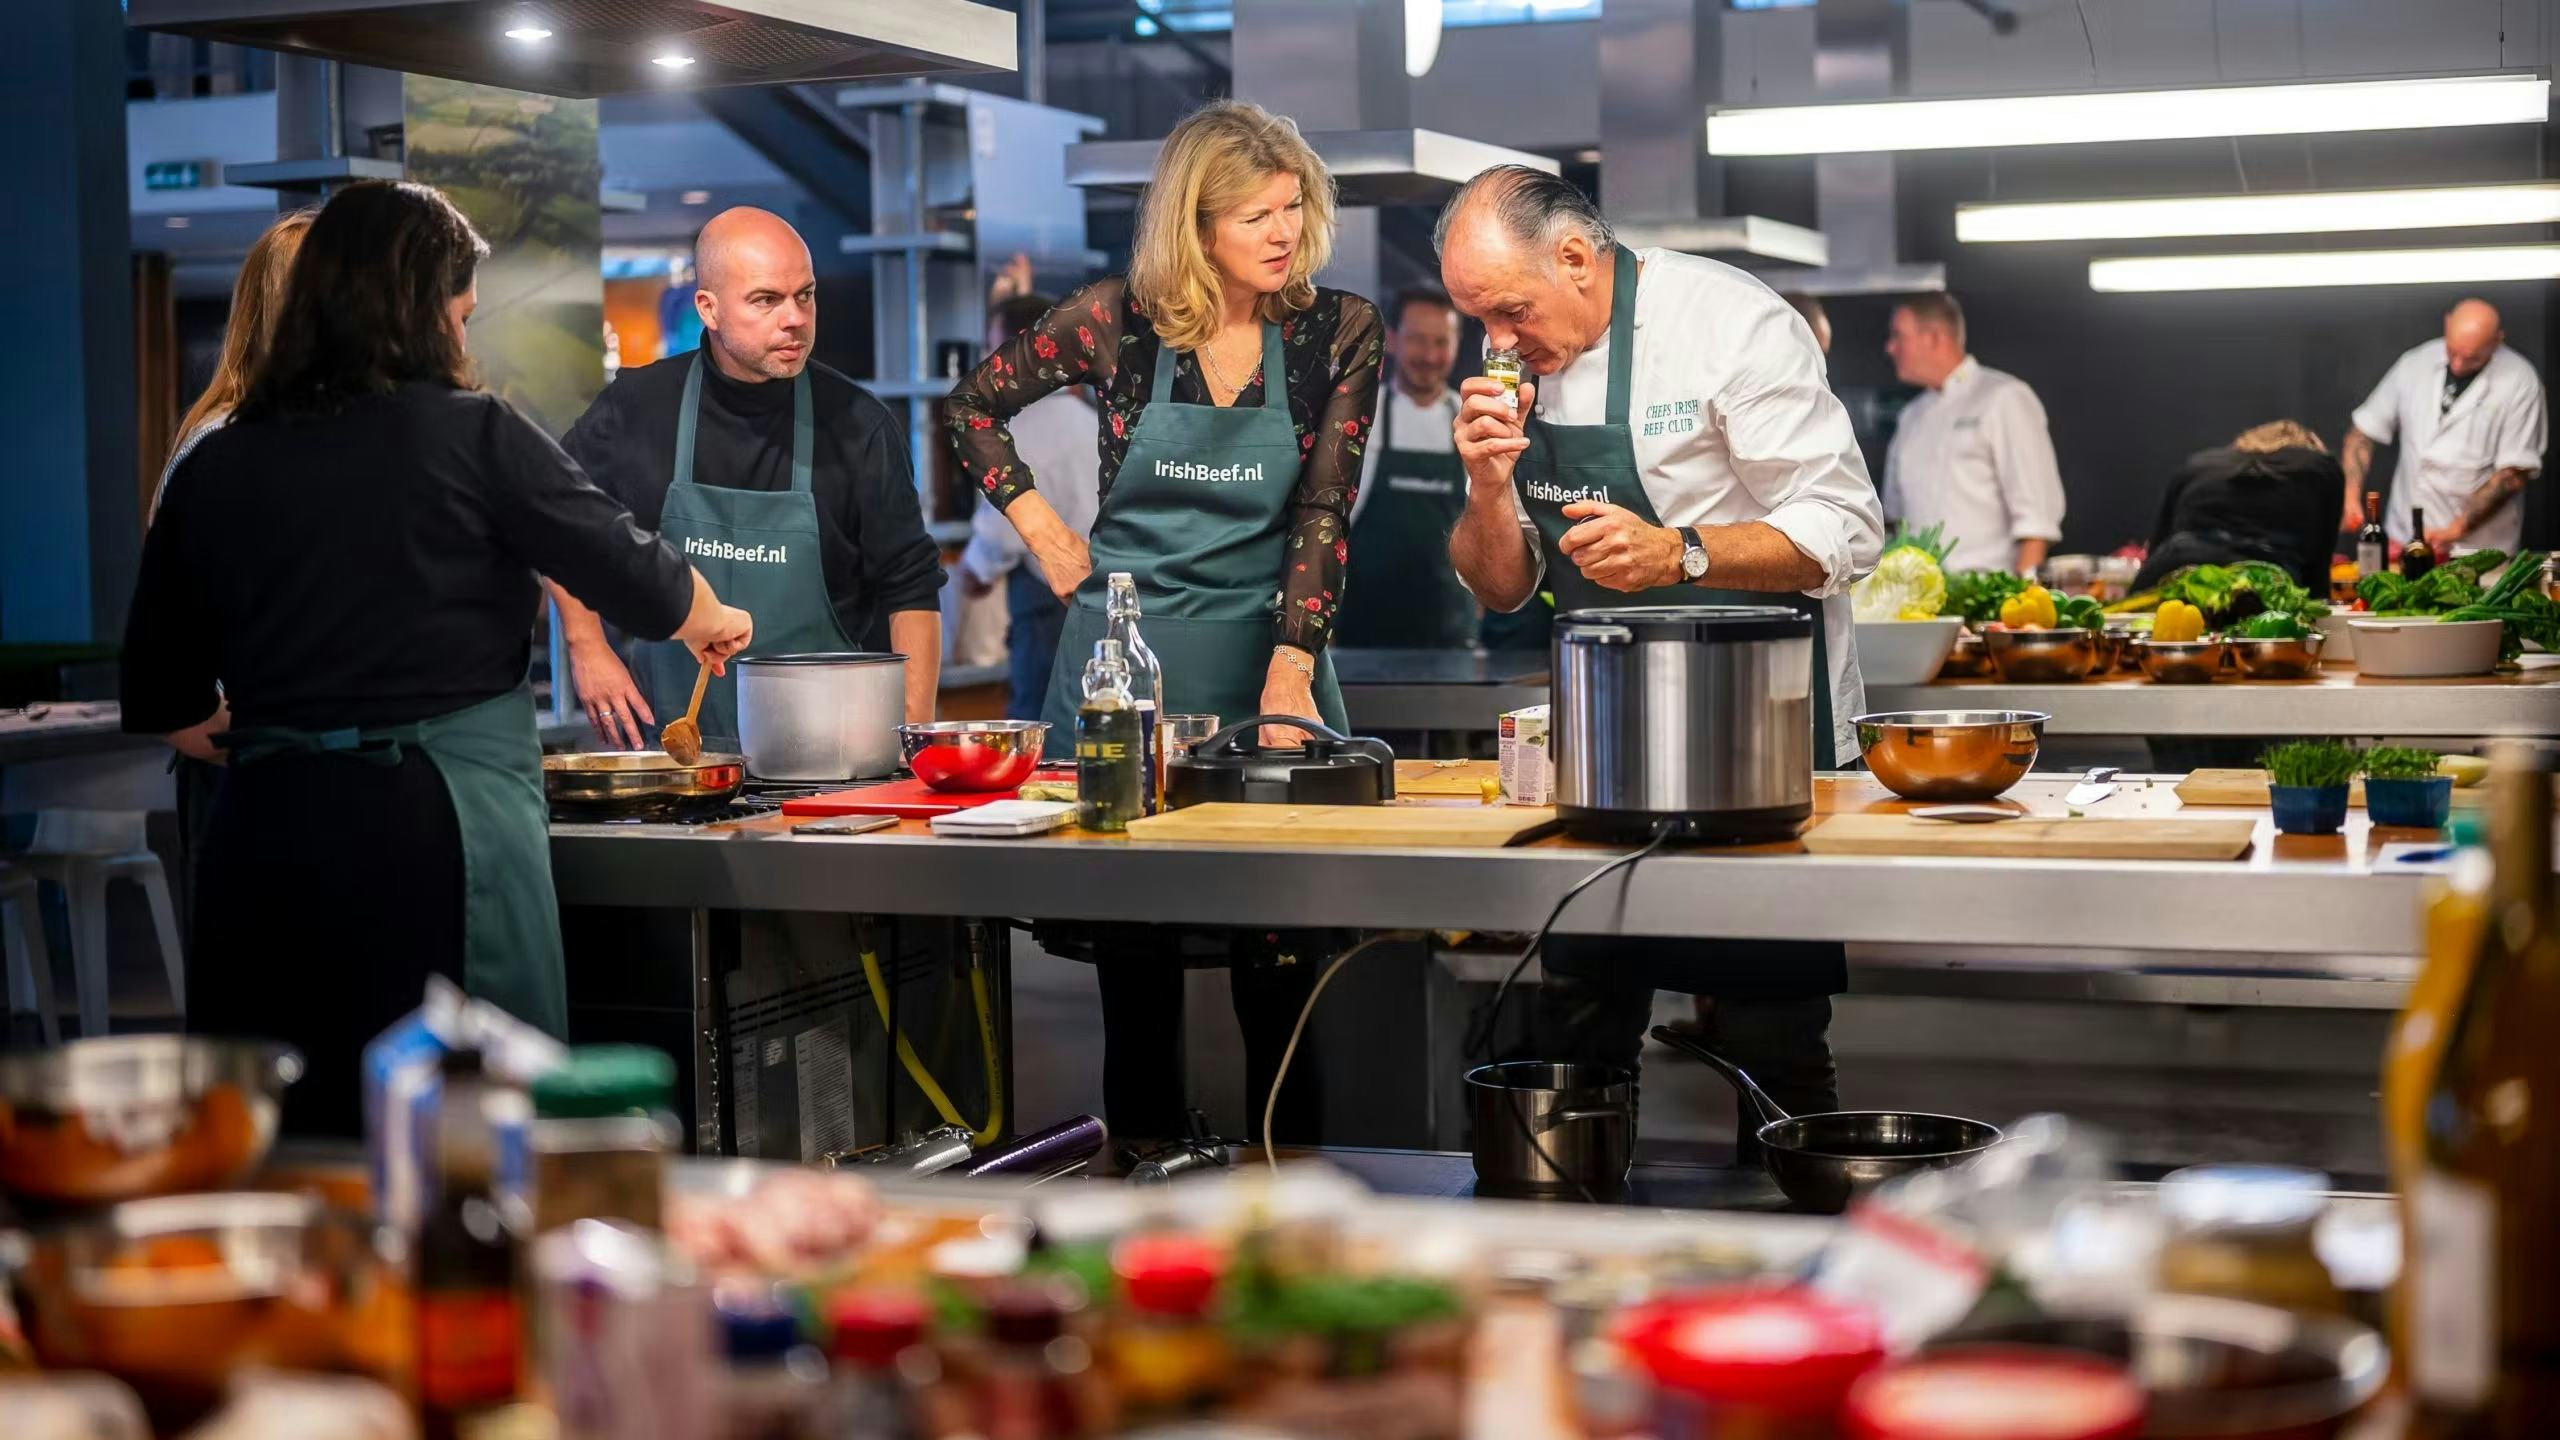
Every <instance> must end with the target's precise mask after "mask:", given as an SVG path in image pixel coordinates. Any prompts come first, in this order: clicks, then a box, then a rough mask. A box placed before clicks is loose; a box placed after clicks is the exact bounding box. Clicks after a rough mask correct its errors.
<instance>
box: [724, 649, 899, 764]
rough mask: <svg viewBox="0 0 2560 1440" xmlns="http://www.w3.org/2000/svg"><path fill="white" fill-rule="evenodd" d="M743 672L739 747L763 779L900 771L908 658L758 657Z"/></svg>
mask: <svg viewBox="0 0 2560 1440" xmlns="http://www.w3.org/2000/svg"><path fill="white" fill-rule="evenodd" d="M731 663H732V664H734V665H735V666H736V667H737V670H738V742H739V748H740V749H741V750H743V751H745V752H746V756H747V770H748V772H749V773H750V774H752V775H754V776H755V777H756V778H757V779H759V780H870V779H876V778H878V777H880V776H884V775H890V774H894V773H896V771H897V768H898V724H899V722H900V721H901V720H903V719H904V718H905V717H906V710H907V657H905V656H904V655H891V654H880V653H873V652H856V653H843V654H811V655H758V656H753V657H751V658H748V659H744V660H736V661H732V662H731Z"/></svg>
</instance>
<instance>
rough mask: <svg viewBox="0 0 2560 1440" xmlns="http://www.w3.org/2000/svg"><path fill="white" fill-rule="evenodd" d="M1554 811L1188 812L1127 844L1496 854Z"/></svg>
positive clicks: (1234, 808) (1221, 807)
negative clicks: (1362, 847) (1369, 848)
mask: <svg viewBox="0 0 2560 1440" xmlns="http://www.w3.org/2000/svg"><path fill="white" fill-rule="evenodd" d="M1555 819H1556V812H1555V811H1554V810H1553V809H1551V808H1548V807H1546V806H1528V805H1236V804H1215V805H1193V806H1191V807H1189V808H1187V809H1182V810H1170V811H1167V812H1166V813H1164V814H1162V815H1150V816H1148V817H1147V818H1145V819H1143V820H1132V821H1130V822H1129V838H1130V839H1132V840H1156V841H1172V842H1176V843H1180V844H1187V845H1189V844H1205V845H1365V846H1385V847H1390V848H1392V847H1395V846H1416V847H1427V848H1440V849H1450V848H1455V849H1471V850H1499V849H1501V848H1502V847H1504V846H1506V845H1517V844H1519V843H1521V842H1522V841H1524V840H1529V839H1533V838H1535V837H1536V836H1538V835H1539V834H1541V833H1543V832H1544V831H1546V830H1547V829H1548V828H1550V827H1551V826H1553V825H1554V824H1555Z"/></svg>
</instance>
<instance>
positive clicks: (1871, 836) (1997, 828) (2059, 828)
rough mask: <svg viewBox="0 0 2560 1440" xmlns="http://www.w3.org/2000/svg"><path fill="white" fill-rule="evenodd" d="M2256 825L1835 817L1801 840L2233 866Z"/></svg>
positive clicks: (1822, 847) (1829, 845) (1984, 854)
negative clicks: (2211, 862) (1988, 822)
mask: <svg viewBox="0 0 2560 1440" xmlns="http://www.w3.org/2000/svg"><path fill="white" fill-rule="evenodd" d="M2257 828H2258V827H2257V822H2255V821H2253V820H2239V819H2211V820H2208V819H2194V820H2183V819H2159V820H2095V819H2080V820H2072V819H2056V818H2052V817H2046V816H2037V817H2034V818H2030V819H2024V820H2003V821H2000V822H1999V823H1997V824H1992V825H1958V824H1954V823H1951V822H1949V821H1945V820H1915V819H1913V818H1912V817H1911V816H1908V815H1872V814H1870V815H1834V816H1833V817H1831V818H1830V819H1828V820H1825V821H1823V822H1822V823H1821V824H1819V825H1816V826H1814V827H1813V828H1812V829H1811V830H1808V831H1806V832H1805V834H1804V848H1805V849H1807V850H1810V851H1812V852H1813V853H1814V854H1816V855H1960V856H1965V857H1968V858H1972V859H1992V858H1997V859H2009V860H2237V859H2239V858H2240V857H2241V856H2243V855H2246V854H2248V853H2249V840H2250V836H2251V835H2252V834H2253V833H2255V832H2256V830H2257Z"/></svg>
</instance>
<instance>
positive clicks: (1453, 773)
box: [1396, 760, 1502, 800]
mask: <svg viewBox="0 0 2560 1440" xmlns="http://www.w3.org/2000/svg"><path fill="white" fill-rule="evenodd" d="M1487 780H1491V781H1493V782H1494V783H1495V784H1497V785H1498V784H1500V783H1502V762H1501V761H1499V760H1460V761H1457V762H1455V763H1451V762H1447V761H1440V760H1399V761H1397V762H1396V793H1397V794H1399V795H1447V796H1458V797H1463V798H1465V799H1469V800H1475V799H1480V798H1482V796H1483V795H1484V782H1486V781H1487Z"/></svg>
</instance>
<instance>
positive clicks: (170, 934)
mask: <svg viewBox="0 0 2560 1440" xmlns="http://www.w3.org/2000/svg"><path fill="white" fill-rule="evenodd" d="M107 865H108V873H109V874H110V875H114V876H119V877H122V878H123V879H126V880H130V881H132V882H133V883H134V884H136V885H138V886H140V887H142V898H143V899H144V900H145V901H146V902H148V903H149V905H150V906H151V928H152V929H153V930H154V931H155V932H157V934H158V937H159V941H160V964H161V967H162V968H163V969H164V970H166V971H167V972H168V976H169V1006H170V1009H172V1010H173V1011H175V1012H176V1014H177V1016H178V1018H179V1019H180V1020H184V1019H185V1018H186V1015H187V962H186V955H185V952H184V951H182V950H181V949H179V946H178V911H177V907H176V906H174V905H172V904H171V903H170V901H169V872H168V869H167V867H165V866H163V865H162V864H161V863H160V857H159V856H157V855H154V854H152V853H151V852H150V851H148V850H144V851H140V852H138V853H135V854H131V855H119V856H117V857H115V859H113V860H111V861H109V862H107Z"/></svg>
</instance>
